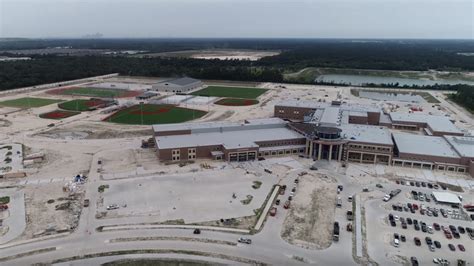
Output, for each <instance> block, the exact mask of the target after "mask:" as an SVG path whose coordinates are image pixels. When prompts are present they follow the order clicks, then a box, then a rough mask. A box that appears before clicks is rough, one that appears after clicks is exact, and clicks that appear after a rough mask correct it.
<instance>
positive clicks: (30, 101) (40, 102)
mask: <svg viewBox="0 0 474 266" xmlns="http://www.w3.org/2000/svg"><path fill="white" fill-rule="evenodd" d="M58 102H62V100H55V99H45V98H32V97H25V98H18V99H13V100H8V101H3V102H0V106H7V107H18V108H30V107H41V106H46V105H50V104H53V103H58Z"/></svg>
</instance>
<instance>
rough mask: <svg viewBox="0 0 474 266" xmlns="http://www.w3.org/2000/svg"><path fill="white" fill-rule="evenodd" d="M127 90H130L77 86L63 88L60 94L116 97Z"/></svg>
mask: <svg viewBox="0 0 474 266" xmlns="http://www.w3.org/2000/svg"><path fill="white" fill-rule="evenodd" d="M126 92H128V91H126V90H118V89H103V88H88V87H77V88H68V89H65V90H61V92H60V94H63V95H81V96H90V97H105V98H114V97H121V96H122V95H123V94H124V93H126Z"/></svg>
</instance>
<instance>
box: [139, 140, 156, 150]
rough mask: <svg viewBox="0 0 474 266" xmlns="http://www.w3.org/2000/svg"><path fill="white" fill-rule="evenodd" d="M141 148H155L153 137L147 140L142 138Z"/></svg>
mask: <svg viewBox="0 0 474 266" xmlns="http://www.w3.org/2000/svg"><path fill="white" fill-rule="evenodd" d="M142 148H143V149H147V148H155V140H154V139H153V138H149V139H147V140H142Z"/></svg>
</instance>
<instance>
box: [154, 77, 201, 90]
mask: <svg viewBox="0 0 474 266" xmlns="http://www.w3.org/2000/svg"><path fill="white" fill-rule="evenodd" d="M202 85H203V83H202V82H201V81H200V80H197V79H193V78H188V77H185V78H178V79H170V80H165V81H162V82H159V83H157V84H154V85H153V86H152V88H153V90H155V91H164V92H175V93H184V92H189V91H192V90H195V89H197V88H199V87H202Z"/></svg>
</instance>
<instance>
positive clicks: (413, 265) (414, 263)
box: [410, 257, 419, 266]
mask: <svg viewBox="0 0 474 266" xmlns="http://www.w3.org/2000/svg"><path fill="white" fill-rule="evenodd" d="M410 261H411V265H412V266H418V265H419V264H418V259H417V258H416V257H411V258H410Z"/></svg>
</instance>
